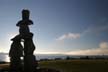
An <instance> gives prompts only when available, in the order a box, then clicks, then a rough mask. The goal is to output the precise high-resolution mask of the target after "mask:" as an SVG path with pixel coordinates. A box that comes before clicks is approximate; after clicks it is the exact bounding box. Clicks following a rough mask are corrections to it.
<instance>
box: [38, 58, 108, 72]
mask: <svg viewBox="0 0 108 72" xmlns="http://www.w3.org/2000/svg"><path fill="white" fill-rule="evenodd" d="M39 66H40V67H42V68H52V69H57V70H60V71H61V72H108V60H56V61H43V62H40V63H39Z"/></svg>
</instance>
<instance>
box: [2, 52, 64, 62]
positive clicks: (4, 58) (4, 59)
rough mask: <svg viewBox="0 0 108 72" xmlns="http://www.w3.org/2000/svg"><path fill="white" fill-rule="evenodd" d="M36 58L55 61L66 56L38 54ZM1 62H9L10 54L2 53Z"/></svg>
mask: <svg viewBox="0 0 108 72" xmlns="http://www.w3.org/2000/svg"><path fill="white" fill-rule="evenodd" d="M35 56H36V60H40V59H55V58H62V59H63V58H65V57H66V56H64V55H56V54H55V55H52V54H51V55H50V54H37V55H35ZM0 61H5V62H9V61H10V59H9V56H8V54H5V53H0Z"/></svg>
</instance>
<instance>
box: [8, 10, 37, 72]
mask: <svg viewBox="0 0 108 72" xmlns="http://www.w3.org/2000/svg"><path fill="white" fill-rule="evenodd" d="M29 14H30V12H29V10H23V11H22V20H20V21H19V22H18V23H17V24H16V26H18V27H19V35H17V36H15V37H14V38H13V39H12V41H13V43H12V44H11V49H10V52H9V56H10V71H11V72H12V71H13V72H21V71H22V72H23V71H24V72H34V71H36V67H37V64H36V60H35V56H34V55H33V52H34V50H35V45H34V43H33V33H31V32H30V30H29V25H31V24H33V22H32V20H30V19H29ZM21 42H23V46H22V45H21ZM21 57H23V58H24V62H23V63H22V61H21ZM23 64H24V65H23Z"/></svg>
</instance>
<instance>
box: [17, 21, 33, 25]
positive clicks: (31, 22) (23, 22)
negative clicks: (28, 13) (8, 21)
mask: <svg viewBox="0 0 108 72" xmlns="http://www.w3.org/2000/svg"><path fill="white" fill-rule="evenodd" d="M21 24H25V25H26V24H27V25H32V24H33V21H32V20H27V21H25V20H20V21H19V22H18V23H17V24H16V26H20V25H21Z"/></svg>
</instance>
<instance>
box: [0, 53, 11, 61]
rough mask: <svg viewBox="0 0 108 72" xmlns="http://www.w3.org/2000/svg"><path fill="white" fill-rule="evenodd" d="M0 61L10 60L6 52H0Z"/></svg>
mask: <svg viewBox="0 0 108 72" xmlns="http://www.w3.org/2000/svg"><path fill="white" fill-rule="evenodd" d="M0 61H5V62H10V59H9V57H8V55H7V54H0Z"/></svg>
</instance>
